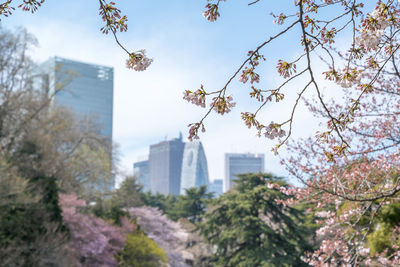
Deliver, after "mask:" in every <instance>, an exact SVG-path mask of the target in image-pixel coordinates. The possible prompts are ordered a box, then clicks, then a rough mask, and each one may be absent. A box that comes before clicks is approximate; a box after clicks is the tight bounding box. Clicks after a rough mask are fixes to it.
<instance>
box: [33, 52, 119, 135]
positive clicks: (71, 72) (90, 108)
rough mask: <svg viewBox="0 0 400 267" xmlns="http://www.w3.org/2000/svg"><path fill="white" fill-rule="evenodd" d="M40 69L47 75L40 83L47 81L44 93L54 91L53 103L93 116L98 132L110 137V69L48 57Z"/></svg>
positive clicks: (111, 87) (111, 80)
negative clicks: (98, 125)
mask: <svg viewBox="0 0 400 267" xmlns="http://www.w3.org/2000/svg"><path fill="white" fill-rule="evenodd" d="M41 71H42V72H43V73H46V75H47V76H42V82H45V83H47V85H46V88H47V90H48V91H49V92H48V93H49V94H50V95H54V92H55V91H56V90H57V93H56V94H55V95H54V102H55V104H56V105H60V106H65V107H68V108H70V109H72V110H73V111H74V112H76V113H78V114H82V115H83V114H84V115H90V116H93V117H95V118H96V119H98V122H99V124H100V127H101V133H102V134H103V135H104V136H107V137H109V138H110V140H112V125H113V92H114V70H113V68H111V67H106V66H101V65H94V64H88V63H83V62H78V61H73V60H69V59H65V58H61V57H52V58H50V59H49V60H47V61H46V62H44V63H43V64H42V65H41ZM44 77H45V78H44ZM60 88H62V89H61V90H60Z"/></svg>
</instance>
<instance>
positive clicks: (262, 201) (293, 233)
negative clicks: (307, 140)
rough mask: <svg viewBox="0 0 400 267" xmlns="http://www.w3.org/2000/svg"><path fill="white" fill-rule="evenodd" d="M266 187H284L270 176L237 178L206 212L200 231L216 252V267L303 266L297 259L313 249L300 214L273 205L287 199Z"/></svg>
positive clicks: (259, 175)
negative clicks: (230, 188) (229, 188)
mask: <svg viewBox="0 0 400 267" xmlns="http://www.w3.org/2000/svg"><path fill="white" fill-rule="evenodd" d="M269 182H271V183H278V184H280V185H281V186H285V185H286V184H285V182H284V181H283V180H282V179H281V178H278V177H274V176H272V175H271V174H261V173H260V174H244V175H239V176H238V179H237V181H236V186H235V188H234V189H233V190H231V191H229V192H227V193H225V194H224V195H222V196H221V197H219V198H217V199H215V200H213V202H212V203H211V205H209V206H208V207H207V211H206V213H205V215H204V221H203V222H202V223H200V224H199V226H198V227H199V229H200V233H201V235H203V236H204V238H205V239H206V241H207V242H208V243H210V244H211V245H214V246H215V247H216V251H215V254H214V255H213V256H212V257H211V259H210V263H212V264H213V265H214V266H246V267H250V266H307V265H306V264H305V263H304V262H303V261H302V260H301V259H300V257H301V255H302V253H304V251H307V250H310V249H311V246H310V245H309V244H308V242H307V241H306V240H307V234H308V230H307V228H306V227H305V226H303V225H302V224H303V220H304V219H303V215H302V212H301V211H299V210H297V209H294V208H290V207H283V206H282V205H279V204H277V202H276V201H275V200H276V199H285V198H287V196H286V195H284V194H282V193H281V192H280V191H278V190H277V189H270V188H269V187H268V183H269Z"/></svg>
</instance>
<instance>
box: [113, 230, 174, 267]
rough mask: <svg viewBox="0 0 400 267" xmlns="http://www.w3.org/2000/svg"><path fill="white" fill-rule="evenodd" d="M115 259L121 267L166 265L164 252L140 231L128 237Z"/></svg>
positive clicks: (157, 266)
mask: <svg viewBox="0 0 400 267" xmlns="http://www.w3.org/2000/svg"><path fill="white" fill-rule="evenodd" d="M115 258H116V260H117V261H118V266H121V267H132V266H135V267H160V266H166V263H167V255H166V254H165V252H164V250H163V249H162V248H160V247H159V246H158V245H157V243H156V242H155V241H154V240H152V239H150V238H148V237H147V236H146V235H145V234H144V233H143V231H140V230H138V231H136V232H134V233H132V234H129V235H128V237H127V239H126V242H125V246H124V247H123V248H122V249H121V251H120V252H119V253H118V254H117V255H116V256H115Z"/></svg>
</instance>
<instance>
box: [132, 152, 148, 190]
mask: <svg viewBox="0 0 400 267" xmlns="http://www.w3.org/2000/svg"><path fill="white" fill-rule="evenodd" d="M133 176H135V178H136V179H137V181H138V183H139V184H141V185H142V186H143V192H147V191H149V190H150V176H149V161H148V160H143V161H139V162H135V163H134V164H133Z"/></svg>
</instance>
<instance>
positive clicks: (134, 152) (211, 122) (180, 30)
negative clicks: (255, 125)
mask: <svg viewBox="0 0 400 267" xmlns="http://www.w3.org/2000/svg"><path fill="white" fill-rule="evenodd" d="M116 2H117V6H118V7H119V8H120V9H121V10H122V13H123V14H126V15H127V16H128V32H126V33H122V34H120V35H119V37H120V39H121V41H122V42H123V43H124V44H125V45H126V47H128V48H129V49H131V50H138V49H142V48H145V49H146V50H147V53H148V54H149V56H150V57H152V58H154V63H153V64H152V65H151V66H150V68H149V69H148V70H147V71H145V72H134V71H132V70H127V69H126V68H125V63H124V62H125V59H126V54H124V52H123V51H122V50H121V49H119V48H118V47H117V45H116V43H115V42H114V41H113V38H112V36H109V35H103V34H102V33H101V32H100V30H99V29H100V28H101V27H102V25H103V22H102V21H101V18H100V17H99V16H98V2H97V1H95V0H92V1H82V0H68V1H60V0H58V1H46V2H45V3H44V4H43V6H42V7H41V8H40V10H39V11H38V12H37V13H35V14H30V13H23V12H21V11H19V10H16V11H15V12H14V14H13V15H12V16H11V17H9V18H4V19H3V20H2V25H3V27H6V28H13V27H17V26H22V27H25V28H27V29H28V31H30V32H32V33H33V34H34V35H35V36H36V37H37V39H38V41H39V47H38V48H37V49H35V50H34V52H33V57H34V59H36V60H38V61H43V60H45V59H47V58H48V57H50V56H54V55H57V56H60V57H66V58H69V59H74V60H80V61H84V62H89V63H96V64H102V65H108V66H112V67H114V68H115V70H114V71H115V77H114V81H115V82H114V141H116V142H117V143H119V145H120V150H121V168H122V169H123V170H125V171H126V172H127V173H128V174H129V173H131V172H132V164H133V162H135V161H136V160H137V159H138V158H139V157H141V156H142V155H145V154H147V153H148V146H149V145H150V144H153V143H156V142H159V141H162V140H164V138H165V137H167V138H168V139H169V138H173V137H176V136H178V133H179V131H182V132H183V134H184V137H186V136H187V132H188V128H187V124H189V123H192V122H195V121H197V120H198V119H200V118H201V116H202V115H203V114H204V110H202V109H200V108H198V107H194V106H192V105H191V104H189V103H187V102H185V101H184V100H183V99H182V96H183V91H184V90H185V89H196V88H198V87H199V85H200V84H204V85H205V86H206V88H208V89H219V88H221V86H223V85H224V84H225V82H226V81H227V79H228V78H229V77H230V75H231V74H232V73H234V72H235V70H236V69H237V68H238V66H239V65H240V64H241V62H242V61H243V60H244V59H245V57H246V54H247V51H248V50H251V49H254V48H255V47H256V46H257V45H258V44H259V43H261V42H263V41H264V40H266V39H268V37H269V36H270V35H272V34H274V33H276V32H277V31H278V30H279V29H281V27H282V26H281V27H279V26H277V25H275V24H273V18H272V17H271V16H270V15H269V13H270V12H276V13H280V12H282V11H285V12H286V11H288V8H291V7H293V0H288V1H261V2H260V3H259V4H257V5H253V6H250V7H248V6H247V3H248V2H249V1H231V0H228V1H227V2H222V3H221V17H220V19H219V20H218V21H217V22H215V23H210V22H208V21H207V20H206V19H204V18H203V16H202V12H203V10H204V6H205V4H206V1H205V0H198V1H188V0H169V1H161V0H158V1H155V0H153V1H136V0H123V1H116ZM298 43H299V41H298V37H295V34H292V33H289V34H288V35H286V36H285V37H284V38H283V39H281V40H280V41H279V42H276V43H273V44H272V45H271V46H270V47H269V49H268V53H266V54H265V56H266V57H267V62H266V63H265V66H264V67H262V68H261V69H260V71H261V75H262V77H263V80H262V81H261V86H265V87H270V86H273V85H276V84H277V83H278V82H279V81H280V80H279V79H277V78H276V77H277V75H276V71H275V65H276V61H277V59H279V58H291V57H292V56H294V55H296V53H298V52H299V51H298V45H297V44H298ZM296 86H297V84H296ZM230 93H231V94H233V96H234V98H235V101H236V102H237V103H238V104H237V108H236V109H235V110H234V111H233V112H232V113H230V114H228V115H226V116H223V117H221V116H219V115H217V114H212V116H211V117H210V118H209V119H208V120H207V121H206V128H207V132H206V133H205V134H203V135H202V136H201V138H202V142H203V145H204V148H205V151H206V156H207V159H208V165H209V175H210V178H211V179H215V178H223V176H224V170H223V167H224V162H223V160H224V153H228V152H231V153H232V152H237V153H247V152H250V153H265V155H266V160H265V161H266V171H271V172H273V173H275V174H278V175H285V174H286V173H285V171H284V169H283V168H282V167H281V166H280V165H279V158H277V157H275V156H273V155H272V153H271V152H270V150H271V147H272V146H273V145H274V143H275V142H271V141H268V140H266V139H265V138H257V137H255V135H254V132H253V131H251V130H248V129H247V128H246V126H245V125H244V124H243V122H242V121H241V119H240V111H254V110H255V109H256V108H257V106H256V102H255V101H254V100H250V99H249V98H248V89H247V87H245V86H243V85H241V84H239V82H234V83H233V84H232V86H231V91H230ZM288 101H289V102H288V103H290V101H293V99H292V100H291V99H290V98H289V99H288ZM289 106H290V104H281V105H277V106H274V107H271V108H270V107H267V108H266V109H265V110H264V111H263V112H262V113H261V116H262V118H263V119H264V122H265V123H269V122H270V121H271V120H274V121H277V120H278V119H282V120H283V119H285V118H286V117H285V116H287V114H288V112H289V111H290V110H289V108H288V107H289ZM310 118H311V116H310V114H307V112H305V111H301V112H300V115H299V116H298V117H297V118H296V123H295V124H294V126H295V127H296V132H295V135H294V136H307V135H309V134H310V133H312V131H311V129H313V128H315V127H314V126H315V124H316V123H315V121H312V120H310Z"/></svg>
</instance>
